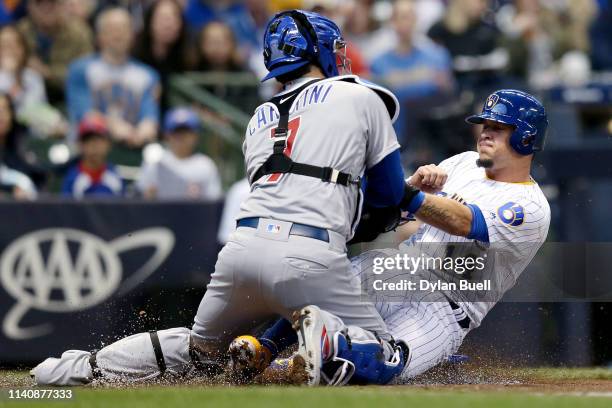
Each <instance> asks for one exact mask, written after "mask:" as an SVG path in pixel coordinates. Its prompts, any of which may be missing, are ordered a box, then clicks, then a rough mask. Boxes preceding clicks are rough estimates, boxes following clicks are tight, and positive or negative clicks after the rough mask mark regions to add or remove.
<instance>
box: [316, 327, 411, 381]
mask: <svg viewBox="0 0 612 408" xmlns="http://www.w3.org/2000/svg"><path fill="white" fill-rule="evenodd" d="M391 346H392V347H393V354H392V355H391V357H390V358H388V359H387V358H385V356H384V349H383V345H382V344H381V343H380V342H377V341H359V342H357V341H351V339H350V338H349V337H348V335H347V334H346V333H342V332H336V333H334V336H333V339H332V347H331V348H332V351H333V355H332V358H331V359H330V361H329V362H327V363H326V364H324V366H323V369H322V374H321V377H322V379H323V382H325V383H327V384H329V385H345V384H347V383H348V382H349V381H350V382H351V383H352V384H381V385H382V384H388V383H389V382H390V381H391V380H393V378H395V377H396V376H398V375H399V374H400V373H401V372H402V370H403V369H404V366H405V364H406V362H407V360H408V359H409V352H408V348H407V347H406V346H405V345H404V344H401V345H395V344H391Z"/></svg>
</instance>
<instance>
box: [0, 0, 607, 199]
mask: <svg viewBox="0 0 612 408" xmlns="http://www.w3.org/2000/svg"><path fill="white" fill-rule="evenodd" d="M288 8H301V9H306V10H313V11H316V12H319V13H322V14H325V15H327V16H328V17H330V18H332V19H334V20H335V21H336V22H337V23H338V24H339V25H340V26H341V28H342V30H343V33H344V35H345V38H346V39H347V41H348V43H349V46H348V57H349V58H350V60H351V65H352V72H353V73H355V74H358V75H360V76H363V77H366V78H369V79H371V80H373V81H375V82H379V83H381V84H383V85H385V86H387V87H389V88H390V89H391V90H392V91H393V92H394V93H395V94H396V95H397V96H398V98H399V100H400V102H401V104H402V114H401V116H400V118H399V119H398V121H397V123H396V125H395V127H396V131H397V134H398V138H399V139H400V142H401V144H402V145H403V146H410V148H409V149H406V151H405V155H404V159H405V161H406V163H411V164H418V163H428V162H435V161H437V160H440V159H442V158H444V156H448V155H449V154H453V153H457V152H459V151H462V150H465V149H466V148H469V147H470V146H471V141H470V138H471V135H470V134H469V131H467V130H465V129H462V125H461V123H462V122H461V120H459V119H460V118H462V117H463V116H464V115H465V114H466V113H469V112H470V111H471V110H473V109H475V107H476V106H478V104H479V103H480V102H481V101H482V100H483V99H484V98H485V97H486V95H487V94H488V93H490V92H491V91H492V90H494V89H498V88H502V87H516V88H521V89H528V90H531V91H533V92H536V93H537V92H542V91H544V90H546V89H550V88H552V87H555V86H561V85H562V86H581V85H584V84H586V83H588V82H589V81H590V80H591V78H592V76H593V75H594V73H597V72H605V71H612V49H611V48H612V0H395V1H390V0H216V1H213V0H124V1H121V0H115V1H112V0H21V1H20V0H3V1H0V190H1V191H2V193H0V194H2V195H3V197H5V198H8V197H13V198H16V199H35V198H36V197H40V196H41V195H44V194H56V193H61V194H63V195H66V196H72V197H75V198H82V197H85V196H93V195H95V196H111V197H113V196H142V197H145V198H149V199H183V198H193V199H196V198H197V199H217V198H219V197H221V196H222V194H223V192H222V187H221V181H220V175H219V170H218V168H220V167H221V166H223V165H224V163H221V162H217V163H215V161H213V159H211V157H209V156H207V155H205V154H204V152H201V151H200V149H199V146H200V145H201V144H200V143H199V140H200V138H202V137H203V134H204V133H203V132H202V128H203V126H202V117H205V115H204V116H203V110H202V109H200V108H199V107H198V106H190V107H176V106H172V104H171V100H170V99H171V98H170V97H169V81H170V78H171V76H172V75H180V74H182V73H186V72H191V71H197V72H223V73H251V74H252V75H253V77H254V78H262V77H263V76H264V75H265V73H266V70H265V67H264V65H263V58H262V49H263V44H262V40H263V31H264V29H265V25H266V23H267V21H268V20H269V18H270V17H271V16H272V15H273V14H274V13H276V12H278V11H279V10H284V9H288ZM228 78H231V76H229V77H228ZM270 82H273V81H270ZM276 86H277V85H276V84H272V83H265V84H262V85H261V86H260V89H257V88H249V89H246V90H245V91H243V92H254V93H256V95H255V98H258V99H259V100H262V99H265V98H266V97H269V96H270V95H272V94H273V93H274V92H275V90H277V88H276ZM232 89H233V88H232ZM207 91H209V92H211V93H213V94H215V95H216V96H218V97H220V98H230V99H231V96H232V95H228V92H229V91H228V88H227V87H224V86H223V84H215V86H208V89H207ZM234 92H235V91H234ZM233 96H234V97H238V98H241V97H242V96H243V95H242V94H240V93H238V94H237V95H233ZM254 108H255V106H252V107H251V109H254ZM251 112H252V111H250V112H246V113H247V114H249V115H250V114H251ZM423 135H424V136H426V137H420V136H423ZM458 135H459V136H458ZM32 139H44V140H58V141H59V140H61V141H64V142H65V144H66V146H68V147H69V154H67V155H65V156H66V157H65V160H63V161H60V163H55V164H53V165H50V164H48V163H41V162H39V161H37V157H36V155H34V154H32V152H31V151H29V150H28V148H27V146H28V143H27V142H28V140H32ZM151 144H155V145H156V146H158V147H159V149H158V150H157V154H154V155H149V156H151V157H154V158H153V159H151V158H149V159H148V160H143V163H142V165H141V167H140V170H139V171H138V173H137V174H136V175H135V176H134V177H133V180H132V182H130V183H126V179H125V177H123V175H122V173H121V171H120V168H119V167H120V166H119V165H115V164H114V163H111V162H110V160H109V152H111V151H112V149H114V148H116V147H121V148H127V149H131V150H134V151H142V149H144V148H145V147H146V146H148V145H151ZM50 178H51V179H53V178H55V179H59V180H61V182H60V183H57V186H56V187H52V186H51V184H52V183H50V182H49V179H50ZM243 184H244V183H243Z"/></svg>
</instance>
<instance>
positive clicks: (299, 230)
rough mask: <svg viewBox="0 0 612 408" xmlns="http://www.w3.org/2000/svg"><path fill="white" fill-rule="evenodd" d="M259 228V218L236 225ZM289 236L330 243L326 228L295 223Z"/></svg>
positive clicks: (244, 219)
mask: <svg viewBox="0 0 612 408" xmlns="http://www.w3.org/2000/svg"><path fill="white" fill-rule="evenodd" d="M258 226H259V217H249V218H242V219H240V220H238V222H237V223H236V227H247V228H257V227H258ZM289 235H298V236H300V237H306V238H312V239H318V240H319V241H325V242H329V232H327V230H326V229H324V228H318V227H313V226H311V225H306V224H298V223H296V222H294V223H293V224H292V225H291V229H290V230H289Z"/></svg>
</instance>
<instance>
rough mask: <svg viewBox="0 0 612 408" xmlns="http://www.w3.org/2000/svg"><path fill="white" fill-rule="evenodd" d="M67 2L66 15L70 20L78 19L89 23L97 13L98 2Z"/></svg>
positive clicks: (67, 0) (69, 0) (76, 0)
mask: <svg viewBox="0 0 612 408" xmlns="http://www.w3.org/2000/svg"><path fill="white" fill-rule="evenodd" d="M64 1H65V2H66V14H67V15H68V16H70V18H76V19H78V20H81V21H82V22H84V23H88V22H89V21H90V19H91V17H92V15H93V13H94V12H95V11H96V10H95V9H96V6H97V3H98V2H97V0H64Z"/></svg>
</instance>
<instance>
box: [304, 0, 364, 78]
mask: <svg viewBox="0 0 612 408" xmlns="http://www.w3.org/2000/svg"><path fill="white" fill-rule="evenodd" d="M304 9H306V10H309V11H314V12H315V13H318V14H322V15H324V16H326V17H328V18H330V19H332V20H333V21H335V22H336V23H338V24H340V25H343V23H344V21H345V15H344V14H345V7H342V3H341V1H339V0H305V1H304ZM345 40H346V41H347V46H346V49H345V52H346V57H347V58H348V60H349V61H350V62H351V73H353V74H355V75H359V76H360V77H364V78H366V77H368V76H369V75H370V71H369V66H368V63H367V62H366V61H365V58H364V57H363V55H362V53H361V49H360V47H359V46H358V45H357V44H355V43H353V42H352V41H351V40H350V39H349V38H347V37H345Z"/></svg>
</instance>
